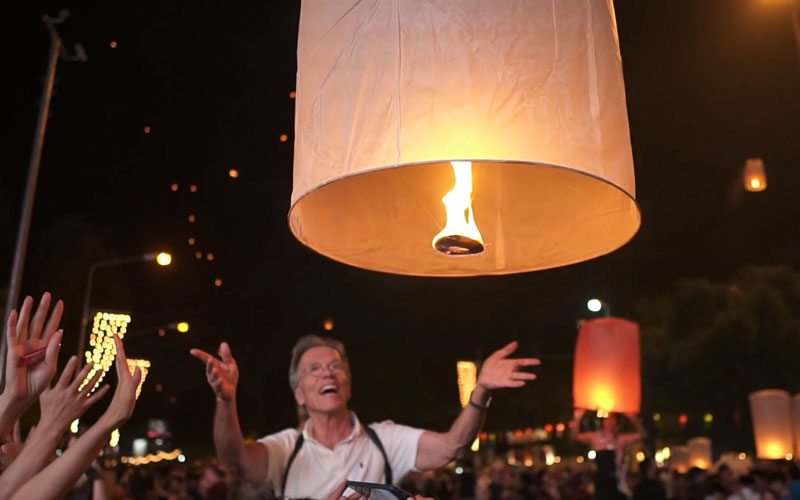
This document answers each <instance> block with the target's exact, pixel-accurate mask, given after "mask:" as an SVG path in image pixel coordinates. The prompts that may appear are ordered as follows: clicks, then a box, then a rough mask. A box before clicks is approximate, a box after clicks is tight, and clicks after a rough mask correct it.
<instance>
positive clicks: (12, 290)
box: [0, 10, 86, 390]
mask: <svg viewBox="0 0 800 500" xmlns="http://www.w3.org/2000/svg"><path fill="white" fill-rule="evenodd" d="M68 16H69V11H66V10H62V11H61V12H60V13H59V15H58V17H50V16H47V15H45V16H44V17H43V18H42V20H43V21H44V24H45V26H47V31H48V32H49V33H50V55H49V56H48V63H47V73H46V74H45V79H44V88H43V89H42V99H41V101H40V102H39V118H38V120H37V122H36V132H35V134H34V137H33V147H32V150H31V159H30V163H29V165H28V180H27V182H26V184H25V197H24V199H23V202H22V213H21V214H20V221H19V229H18V231H17V244H16V247H15V249H14V261H13V263H12V265H11V277H10V279H9V284H8V297H7V299H6V307H5V313H4V315H3V329H5V320H6V319H7V318H8V315H9V313H10V312H11V310H12V309H14V308H15V307H17V302H18V301H19V293H20V287H21V285H22V271H23V269H24V268H25V254H26V252H27V248H28V235H29V233H30V227H31V216H32V213H33V198H34V195H35V194H36V181H37V179H38V177H39V165H40V164H41V159H42V148H43V146H44V132H45V128H46V127H47V116H48V113H49V112H50V97H51V96H52V94H53V82H54V81H55V76H56V66H57V65H58V59H59V57H62V58H64V59H65V60H67V61H74V60H78V61H86V53H85V52H84V50H83V47H81V46H80V45H79V44H78V45H76V46H75V49H76V55H75V56H69V55H68V54H67V52H66V50H65V49H64V44H63V42H62V41H61V37H60V36H59V35H58V30H57V29H56V25H57V24H61V23H63V22H64V20H66V19H67V17H68ZM7 350H8V345H7V343H6V336H5V335H2V336H0V390H2V389H3V388H4V387H5V384H6V380H5V378H6V352H7Z"/></svg>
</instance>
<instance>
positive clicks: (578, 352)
mask: <svg viewBox="0 0 800 500" xmlns="http://www.w3.org/2000/svg"><path fill="white" fill-rule="evenodd" d="M572 383H573V386H572V397H573V405H574V406H575V407H576V408H585V409H588V410H599V411H602V412H612V411H613V412H620V413H629V412H635V413H638V412H639V408H640V406H641V396H642V386H641V372H640V369H639V326H638V325H637V324H636V323H633V322H631V321H627V320H624V319H619V318H599V319H592V320H588V321H585V322H584V323H583V324H582V325H581V328H580V330H579V331H578V340H577V343H576V345H575V366H574V372H573V382H572Z"/></svg>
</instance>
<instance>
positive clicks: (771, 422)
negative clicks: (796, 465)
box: [750, 389, 793, 459]
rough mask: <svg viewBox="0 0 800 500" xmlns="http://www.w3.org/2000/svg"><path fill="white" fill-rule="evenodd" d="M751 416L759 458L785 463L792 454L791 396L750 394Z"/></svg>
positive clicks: (771, 391) (764, 392)
mask: <svg viewBox="0 0 800 500" xmlns="http://www.w3.org/2000/svg"><path fill="white" fill-rule="evenodd" d="M750 412H751V414H752V417H753V434H754V436H755V441H756V455H757V456H758V458H767V459H782V458H785V457H786V455H787V454H789V453H792V450H793V442H792V402H791V397H790V396H789V393H788V392H786V391H783V390H780V389H764V390H761V391H756V392H753V393H750Z"/></svg>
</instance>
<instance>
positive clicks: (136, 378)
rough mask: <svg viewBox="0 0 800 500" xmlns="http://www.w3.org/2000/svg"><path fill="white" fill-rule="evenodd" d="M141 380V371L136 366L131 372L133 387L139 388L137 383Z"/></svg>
mask: <svg viewBox="0 0 800 500" xmlns="http://www.w3.org/2000/svg"><path fill="white" fill-rule="evenodd" d="M141 380H142V369H141V368H139V367H138V366H137V367H136V369H134V370H133V380H132V382H133V387H139V382H141Z"/></svg>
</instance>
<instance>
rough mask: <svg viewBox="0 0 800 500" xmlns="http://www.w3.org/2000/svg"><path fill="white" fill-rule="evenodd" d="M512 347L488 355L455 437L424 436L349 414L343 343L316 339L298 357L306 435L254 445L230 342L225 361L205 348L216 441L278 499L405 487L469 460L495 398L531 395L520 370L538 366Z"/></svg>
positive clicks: (239, 470)
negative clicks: (349, 484)
mask: <svg viewBox="0 0 800 500" xmlns="http://www.w3.org/2000/svg"><path fill="white" fill-rule="evenodd" d="M516 349H517V342H511V343H510V344H508V345H507V346H505V347H503V348H502V349H500V350H498V351H496V352H495V353H493V354H492V355H491V356H489V357H488V358H487V359H486V361H485V362H484V363H483V366H482V369H481V371H480V374H479V375H478V380H477V387H476V388H475V390H474V391H473V393H472V395H471V396H470V402H469V403H470V404H469V405H467V406H466V408H464V409H463V410H462V411H461V414H460V415H459V416H458V418H456V420H455V422H453V424H452V425H451V427H450V429H449V430H448V431H447V432H435V431H430V430H424V429H416V428H412V427H408V426H404V425H399V424H395V423H394V422H391V421H384V422H380V423H373V424H370V425H366V426H365V425H363V424H362V423H361V422H360V421H359V420H358V418H357V417H356V415H355V413H353V412H352V411H350V410H349V409H348V407H347V404H348V401H349V400H350V396H351V374H350V364H349V362H348V359H347V355H346V353H345V348H344V344H343V343H342V342H340V341H338V340H334V339H330V338H325V337H319V336H316V335H308V336H305V337H303V338H301V339H300V340H299V341H298V342H297V343H296V344H295V346H294V348H293V349H292V358H291V362H290V366H289V384H290V386H291V388H292V390H293V392H294V397H295V400H296V402H297V404H298V405H301V406H304V407H305V408H306V410H307V412H308V421H307V422H306V424H305V425H304V427H303V428H302V429H296V428H291V429H285V430H283V431H281V432H278V433H275V434H270V435H268V436H265V437H264V438H262V439H260V440H259V441H257V442H253V443H245V442H244V439H243V436H242V431H241V428H240V427H239V418H238V413H237V408H236V385H237V382H238V380H239V368H238V366H237V364H236V360H235V359H234V357H233V354H232V353H231V348H230V346H229V345H228V344H227V343H226V342H222V343H221V344H220V347H219V355H220V358H216V357H214V356H212V355H211V354H209V353H207V352H204V351H201V350H199V349H192V350H191V354H192V355H193V356H195V357H196V358H197V359H199V360H201V361H203V363H204V364H205V366H206V378H207V380H208V383H209V385H210V386H211V388H212V390H213V392H214V395H215V397H216V411H215V415H214V443H215V445H216V448H217V454H218V455H219V459H220V462H221V463H222V464H223V465H224V466H225V467H227V468H229V469H230V470H231V471H232V472H234V473H235V474H238V475H239V476H240V478H241V479H243V480H244V481H246V482H247V483H248V484H249V485H250V486H252V487H263V486H267V487H270V488H271V489H272V490H273V492H274V494H275V496H276V497H279V498H326V497H328V496H329V495H331V494H332V493H333V492H334V491H336V489H337V486H339V485H340V484H341V482H342V480H343V479H350V480H355V481H363V482H372V483H387V484H393V483H394V484H396V483H399V482H400V480H402V478H403V476H405V475H406V474H407V473H409V472H411V471H415V470H419V471H425V470H431V469H436V468H440V467H443V466H445V465H447V464H448V463H449V462H451V461H452V460H455V459H457V458H460V457H462V456H463V455H464V453H465V451H466V449H467V448H468V447H469V445H470V444H471V443H472V441H473V440H474V439H475V436H476V435H477V433H478V431H479V430H480V427H481V425H482V423H483V420H484V417H485V415H486V410H487V409H488V407H489V401H490V399H491V396H490V395H491V391H492V390H494V389H500V388H507V387H522V386H524V385H525V383H526V382H527V381H530V380H533V379H535V378H536V375H534V374H533V373H529V372H526V371H521V370H520V368H523V367H529V366H535V365H538V364H539V360H538V359H534V358H520V359H513V358H510V357H509V356H511V354H512V353H513V352H514V351H515V350H516Z"/></svg>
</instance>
